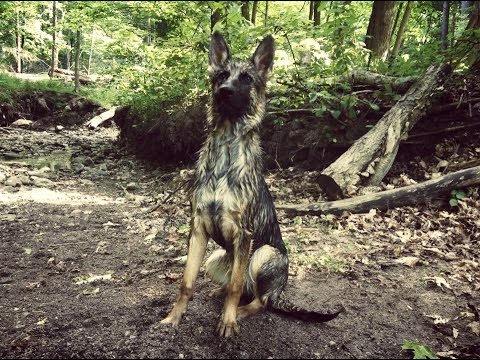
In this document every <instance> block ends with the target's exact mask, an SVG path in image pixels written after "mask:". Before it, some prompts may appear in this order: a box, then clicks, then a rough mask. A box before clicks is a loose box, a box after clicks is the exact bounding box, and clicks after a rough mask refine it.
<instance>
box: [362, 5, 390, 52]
mask: <svg viewBox="0 0 480 360" xmlns="http://www.w3.org/2000/svg"><path fill="white" fill-rule="evenodd" d="M394 20H395V2H394V1H374V2H373V8H372V14H371V16H370V21H369V23H368V29H367V38H366V40H365V44H366V47H367V49H369V50H371V51H372V53H373V54H374V55H375V56H377V57H379V58H380V59H382V60H385V59H386V58H387V53H388V47H389V45H390V34H391V30H392V26H393V21H394Z"/></svg>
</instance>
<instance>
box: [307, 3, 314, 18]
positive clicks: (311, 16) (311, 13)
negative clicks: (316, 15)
mask: <svg viewBox="0 0 480 360" xmlns="http://www.w3.org/2000/svg"><path fill="white" fill-rule="evenodd" d="M314 2H315V1H309V4H310V6H309V9H308V20H310V21H313V3H314Z"/></svg>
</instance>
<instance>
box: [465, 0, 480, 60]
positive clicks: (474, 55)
mask: <svg viewBox="0 0 480 360" xmlns="http://www.w3.org/2000/svg"><path fill="white" fill-rule="evenodd" d="M473 5H474V6H473V8H472V9H470V20H469V21H468V25H467V29H470V30H474V29H479V28H480V1H475V2H474V3H473ZM475 40H476V41H474V45H473V49H472V50H471V51H470V54H469V56H468V65H469V66H470V67H471V66H473V65H474V64H475V63H477V62H478V61H479V60H480V44H479V43H478V35H477V37H476V39H475Z"/></svg>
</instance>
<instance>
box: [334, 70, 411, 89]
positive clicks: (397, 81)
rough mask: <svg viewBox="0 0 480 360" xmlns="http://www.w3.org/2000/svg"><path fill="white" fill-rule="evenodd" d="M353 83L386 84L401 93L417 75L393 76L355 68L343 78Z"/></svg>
mask: <svg viewBox="0 0 480 360" xmlns="http://www.w3.org/2000/svg"><path fill="white" fill-rule="evenodd" d="M343 79H344V80H345V81H348V82H351V83H352V84H353V85H359V84H362V85H370V86H377V87H379V86H386V85H389V86H390V87H391V88H392V90H394V91H397V92H400V93H403V92H405V91H407V90H408V89H409V88H410V86H412V85H413V84H414V83H415V82H416V81H417V80H418V79H419V77H418V76H407V77H400V78H399V77H393V76H387V75H382V74H377V73H373V72H370V71H365V70H355V71H353V72H352V73H350V74H347V75H345V76H344V78H343Z"/></svg>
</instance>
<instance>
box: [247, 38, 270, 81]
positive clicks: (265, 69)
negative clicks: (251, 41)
mask: <svg viewBox="0 0 480 360" xmlns="http://www.w3.org/2000/svg"><path fill="white" fill-rule="evenodd" d="M274 56H275V43H274V40H273V37H272V36H271V35H268V36H267V37H266V38H265V39H263V40H262V42H261V43H260V45H258V47H257V49H256V50H255V52H254V53H253V56H252V61H253V64H254V65H255V67H256V68H257V70H258V72H259V73H260V75H261V76H262V77H263V78H264V79H265V78H266V77H267V75H268V73H269V72H270V71H271V70H272V66H273V58H274Z"/></svg>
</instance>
